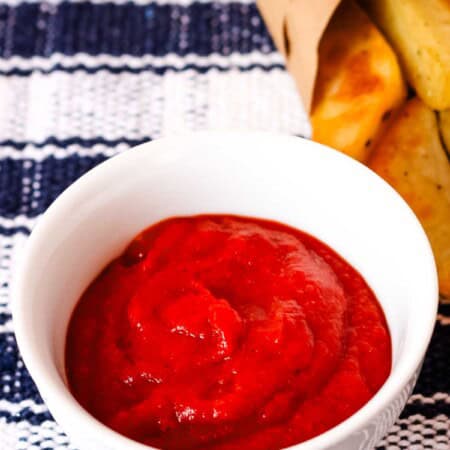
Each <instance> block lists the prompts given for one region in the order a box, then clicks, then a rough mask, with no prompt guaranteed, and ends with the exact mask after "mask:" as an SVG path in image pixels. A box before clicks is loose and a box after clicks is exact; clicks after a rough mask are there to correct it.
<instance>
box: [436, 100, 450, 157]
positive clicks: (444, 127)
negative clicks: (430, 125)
mask: <svg viewBox="0 0 450 450" xmlns="http://www.w3.org/2000/svg"><path fill="white" fill-rule="evenodd" d="M439 128H440V130H441V137H442V142H443V144H444V145H445V150H446V151H447V155H449V156H450V109H446V110H445V111H441V112H440V113H439Z"/></svg>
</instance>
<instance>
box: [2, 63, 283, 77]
mask: <svg viewBox="0 0 450 450" xmlns="http://www.w3.org/2000/svg"><path fill="white" fill-rule="evenodd" d="M255 69H259V70H262V71H264V72H270V71H272V70H280V69H281V70H284V69H285V66H284V65H283V64H269V65H263V64H256V63H255V64H249V65H247V66H229V67H223V66H219V65H218V64H211V65H207V66H199V65H196V64H186V65H185V66H183V67H174V66H160V67H155V66H152V65H144V66H142V67H138V68H135V67H129V66H117V67H112V66H108V65H105V64H101V65H99V66H95V67H86V66H85V65H83V64H76V65H74V66H70V67H67V66H63V65H61V64H55V65H54V66H52V67H51V68H49V69H42V68H38V67H37V68H31V69H18V68H13V69H11V70H0V76H6V77H9V76H19V77H27V76H30V75H31V74H33V73H42V74H44V75H48V74H50V73H53V72H65V73H75V72H78V71H82V72H86V73H89V74H94V73H97V72H100V71H107V72H109V73H113V74H121V73H132V74H139V73H142V72H151V73H153V74H155V75H164V74H165V73H167V72H177V73H179V72H185V71H188V70H192V71H195V72H196V73H200V74H204V73H208V72H210V71H212V70H215V71H218V72H230V71H239V72H249V71H252V70H255Z"/></svg>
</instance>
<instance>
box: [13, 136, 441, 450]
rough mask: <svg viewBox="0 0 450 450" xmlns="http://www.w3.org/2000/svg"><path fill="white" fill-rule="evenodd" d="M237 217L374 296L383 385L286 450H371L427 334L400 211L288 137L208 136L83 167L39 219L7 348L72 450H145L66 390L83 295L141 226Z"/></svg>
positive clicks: (426, 303) (416, 264) (425, 250)
mask: <svg viewBox="0 0 450 450" xmlns="http://www.w3.org/2000/svg"><path fill="white" fill-rule="evenodd" d="M199 213H233V214H240V215H246V216H255V217H262V218H267V219H275V220H277V221H280V222H284V223H286V224H289V225H292V226H294V227H297V228H299V229H301V230H304V231H307V232H309V233H311V234H312V235H314V236H316V237H317V238H319V239H321V240H322V241H324V242H325V243H327V244H328V245H330V246H331V247H332V248H333V249H335V250H337V251H338V252H339V253H340V254H341V255H342V256H343V257H344V258H345V259H346V260H347V261H349V262H350V263H351V264H352V265H353V266H354V267H355V268H357V269H358V270H359V271H360V273H362V274H363V276H364V277H365V279H366V280H367V282H368V283H369V285H370V286H371V287H372V289H373V290H374V292H375V294H376V295H377V296H378V299H379V301H380V302H381V305H382V307H383V309H384V311H385V314H386V317H387V321H388V324H389V328H390V331H391V336H392V345H393V362H392V364H393V367H392V373H391V375H390V376H389V378H388V380H387V381H386V383H385V384H384V386H383V387H382V388H381V390H380V391H379V392H378V393H377V394H376V395H375V396H374V397H373V398H372V399H371V400H370V401H369V402H368V403H367V404H366V405H365V406H364V407H363V408H362V409H361V410H359V411H358V412H357V413H356V414H354V415H353V416H351V417H350V418H349V419H347V420H346V421H344V422H343V423H341V424H340V425H338V426H336V427H335V428H333V429H331V430H330V431H328V432H326V433H324V434H322V435H320V436H318V437H316V438H314V439H311V440H309V441H307V442H304V443H302V444H298V445H296V446H294V447H292V448H295V449H297V450H311V449H336V450H337V449H340V450H353V449H369V448H372V447H373V446H374V445H375V444H376V443H377V441H378V440H379V439H380V438H381V437H382V436H383V435H384V434H385V433H386V432H387V430H388V429H389V427H390V426H391V425H392V424H393V422H394V421H395V419H396V418H397V417H398V415H399V414H400V411H401V410H402V408H403V406H404V405H405V402H406V400H407V398H408V396H409V394H410V392H411V390H412V388H413V386H414V384H415V381H416V378H417V375H418V372H419V370H420V367H421V362H422V359H423V357H424V354H425V350H426V348H427V345H428V342H429V340H430V337H431V333H432V330H433V326H434V320H435V314H436V309H437V299H438V291H437V279H436V269H435V265H434V260H433V256H432V253H431V250H430V246H429V243H428V240H427V238H426V237H425V234H424V232H423V230H422V228H421V226H420V224H419V223H418V221H417V219H416V217H415V216H414V215H413V213H412V212H411V210H410V209H409V208H408V206H407V205H406V204H405V203H404V202H403V200H402V199H401V198H400V197H399V196H398V195H397V194H396V193H395V192H394V191H393V190H392V189H391V188H390V187H389V186H388V185H387V184H386V183H385V182H383V181H382V180H381V179H380V178H379V177H378V176H377V175H375V174H374V173H372V172H371V171H370V170H369V169H367V168H366V167H364V166H363V165H361V164H359V163H357V162H355V161H353V160H351V159H350V158H348V157H346V156H344V155H342V154H340V153H338V152H336V151H333V150H330V149H328V148H325V147H323V146H321V145H318V144H315V143H313V142H310V141H307V140H303V139H300V138H296V137H288V136H278V135H272V134H265V133H221V132H209V133H199V134H193V135H187V136H182V137H177V138H169V139H161V140H158V141H154V142H151V143H148V144H144V145H141V146H139V147H137V148H136V149H133V150H130V151H127V152H125V153H123V154H121V155H120V156H117V157H115V158H112V159H110V160H108V161H106V162H105V163H103V164H101V165H100V166H98V167H97V168H95V169H93V170H92V171H90V172H89V173H87V174H86V175H84V176H83V177H82V178H80V179H79V180H78V181H77V182H75V183H74V184H73V185H72V186H71V187H70V188H69V189H67V190H66V191H65V192H64V193H63V194H62V195H61V196H60V197H59V198H58V199H57V200H56V201H55V203H54V204H53V205H52V206H51V207H50V208H49V209H48V211H47V212H46V213H45V214H44V216H43V217H42V219H41V220H40V221H39V223H38V225H37V227H36V228H35V230H34V231H33V233H32V234H31V237H30V239H29V240H28V244H27V248H26V250H25V252H24V256H23V259H22V261H21V263H20V265H19V269H18V271H17V273H16V277H15V283H14V288H13V297H14V298H13V315H14V324H15V330H16V336H17V340H18V344H19V347H20V350H21V352H22V355H23V358H24V361H25V364H26V366H27V368H28V370H29V371H30V373H31V375H32V377H33V378H34V381H35V382H36V384H37V386H38V388H39V391H40V393H41V394H42V397H43V399H44V400H45V402H46V404H47V405H48V407H49V409H50V411H51V413H52V414H53V415H54V417H55V419H56V420H57V422H59V424H60V425H61V426H62V428H63V429H64V430H65V431H66V432H67V433H68V434H69V436H70V437H71V438H72V440H73V441H74V442H75V443H76V444H77V445H78V446H79V447H80V448H82V449H95V450H103V449H108V450H113V449H114V450H119V449H120V450H121V449H127V450H138V449H140V450H143V449H147V450H148V449H149V447H147V446H144V445H142V444H139V443H136V442H134V441H132V440H130V439H128V438H125V437H123V436H121V435H119V434H117V433H115V432H114V431H112V430H110V429H109V428H107V427H106V426H104V425H102V424H101V423H99V422H98V421H97V420H95V419H94V418H93V417H91V416H90V415H89V414H88V413H87V412H86V411H85V410H83V409H82V408H81V407H80V406H79V405H78V403H77V402H76V401H75V400H74V398H73V397H72V395H71V393H70V392H69V390H68V388H67V385H66V376H65V369H64V344H65V336H66V328H67V324H68V321H69V318H70V315H71V312H72V310H73V308H74V306H75V304H76V302H77V300H78V299H79V297H80V295H81V293H82V292H83V290H84V289H85V288H86V287H87V285H88V284H89V283H90V281H91V280H92V279H93V278H94V277H95V276H96V275H97V273H98V272H99V271H100V270H101V269H102V267H104V266H105V264H106V263H107V262H109V261H110V260H111V259H112V258H113V257H115V256H117V255H118V254H119V253H121V252H122V250H123V249H124V247H125V246H126V245H127V243H128V242H129V241H130V240H131V239H132V238H133V237H134V236H135V235H136V234H137V233H138V232H139V231H141V230H142V229H143V228H146V227H147V226H149V225H150V224H152V223H154V222H157V221H159V220H161V219H163V218H167V217H170V216H175V215H189V214H199Z"/></svg>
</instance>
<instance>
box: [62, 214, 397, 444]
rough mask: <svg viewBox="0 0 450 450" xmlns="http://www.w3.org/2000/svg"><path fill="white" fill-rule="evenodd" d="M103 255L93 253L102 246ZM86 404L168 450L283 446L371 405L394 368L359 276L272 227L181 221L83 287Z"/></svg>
mask: <svg viewBox="0 0 450 450" xmlns="http://www.w3.org/2000/svg"><path fill="white" fill-rule="evenodd" d="M92 251H95V249H92ZM66 366H67V367H66V368H67V375H68V379H69V384H70V387H71V389H72V392H73V394H74V396H75V397H76V398H77V400H78V401H79V402H80V403H81V405H82V406H83V407H84V408H85V409H86V410H88V411H89V412H90V413H92V415H94V416H95V417H96V418H98V419H99V420H100V421H101V422H103V423H104V424H106V425H108V426H109V427H111V428H112V429H114V430H116V431H118V432H119V433H122V434H124V435H126V436H128V437H130V438H132V439H135V440H137V441H140V442H142V443H145V444H148V445H151V446H153V447H157V448H162V449H180V450H181V449H183V450H188V449H215V450H218V449H221V450H225V449H227V450H228V449H230V450H231V449H246V450H269V449H280V448H283V447H287V446H289V445H293V444H296V443H299V442H301V441H304V440H306V439H309V438H311V437H314V436H316V435H318V434H320V433H322V432H324V431H326V430H328V429H329V428H331V427H333V426H334V425H337V424H338V423H339V422H341V421H343V420H344V419H346V418H347V417H349V416H350V415H351V414H353V413H354V412H355V411H357V410H358V409H359V408H361V407H362V406H363V405H364V404H365V403H366V402H367V401H368V400H369V399H370V398H371V397H372V396H373V395H374V394H375V393H376V392H377V391H378V389H379V388H380V387H381V385H382V384H383V383H384V381H385V380H386V378H387V377H388V375H389V372H390V368H391V342H390V336H389V332H388V328H387V325H386V320H385V317H384V315H383V312H382V310H381V308H380V306H379V304H378V302H377V300H376V298H375V296H374V294H373V293H372V291H371V289H370V288H369V287H368V285H367V284H366V282H365V281H364V279H363V278H362V277H361V275H360V274H359V273H358V272H357V271H356V270H355V269H353V268H352V267H351V266H350V265H349V264H348V263H347V262H346V261H344V260H343V259H342V258H341V257H340V256H338V255H337V254H336V253H335V252H334V251H333V250H331V249H330V248H329V247H327V246H326V245H324V244H323V243H321V242H320V241H318V240H317V239H315V238H313V237H311V236H309V235H307V234H305V233H303V232H301V231H298V230H295V229H293V228H290V227H288V226H286V225H282V224H279V223H275V222H270V221H265V220H259V219H251V218H242V217H235V216H226V215H211V216H195V217H184V218H172V219H168V220H165V221H163V222H160V223H158V224H156V225H154V226H151V227H150V228H148V229H147V230H146V231H144V232H143V233H141V234H140V235H139V236H137V237H136V238H135V239H134V240H133V242H132V243H131V244H130V245H129V247H128V248H127V249H126V251H125V252H124V253H123V254H122V255H121V256H120V257H118V258H117V259H115V260H114V261H112V262H111V263H110V264H109V265H108V266H107V267H106V268H105V269H104V270H103V272H102V273H101V274H100V275H99V276H98V277H97V278H96V279H95V280H94V281H93V282H92V284H91V285H90V286H89V288H88V289H87V290H86V292H85V293H84V294H83V296H82V298H81V300H80V302H79V303H78V305H77V306H76V308H75V311H74V313H73V316H72V319H71V322H70V325H69V330H68V336H67V346H66Z"/></svg>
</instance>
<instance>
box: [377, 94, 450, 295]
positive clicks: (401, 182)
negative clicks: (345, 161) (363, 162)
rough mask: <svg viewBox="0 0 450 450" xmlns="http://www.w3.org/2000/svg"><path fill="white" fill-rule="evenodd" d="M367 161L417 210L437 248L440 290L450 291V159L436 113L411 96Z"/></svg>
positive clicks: (433, 246) (435, 251) (445, 293)
mask: <svg viewBox="0 0 450 450" xmlns="http://www.w3.org/2000/svg"><path fill="white" fill-rule="evenodd" d="M368 165H369V167H370V168H372V169H373V170H374V171H375V172H377V173H378V174H379V175H380V176H382V177H383V178H384V179H385V180H386V181H387V182H388V183H389V184H391V185H392V187H394V189H396V190H397V191H398V193H399V194H400V195H401V196H402V197H403V198H404V199H405V200H406V202H407V203H408V204H409V205H410V207H411V208H412V210H413V211H414V212H415V213H416V215H417V217H418V218H419V220H420V222H421V223H422V225H423V227H424V229H425V231H426V233H427V235H428V238H429V240H430V243H431V246H432V248H433V251H434V256H435V259H436V264H437V268H438V272H439V287H440V291H441V293H442V294H443V295H445V296H450V165H449V162H448V159H447V155H446V154H445V151H444V149H443V147H442V145H441V141H440V138H439V130H438V124H437V119H436V115H435V113H434V112H433V111H432V110H431V109H430V108H428V107H427V106H426V105H425V104H424V103H423V102H422V101H420V100H419V99H417V98H414V99H412V100H410V101H408V103H407V104H406V105H405V106H404V108H403V109H402V110H401V111H400V113H399V114H398V116H397V117H396V118H395V120H394V122H393V123H392V125H391V126H390V127H389V129H388V130H387V132H386V133H385V135H384V136H383V137H382V138H381V139H380V141H379V143H378V144H377V146H376V147H375V149H374V151H373V153H372V155H371V157H370V159H369V163H368Z"/></svg>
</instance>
